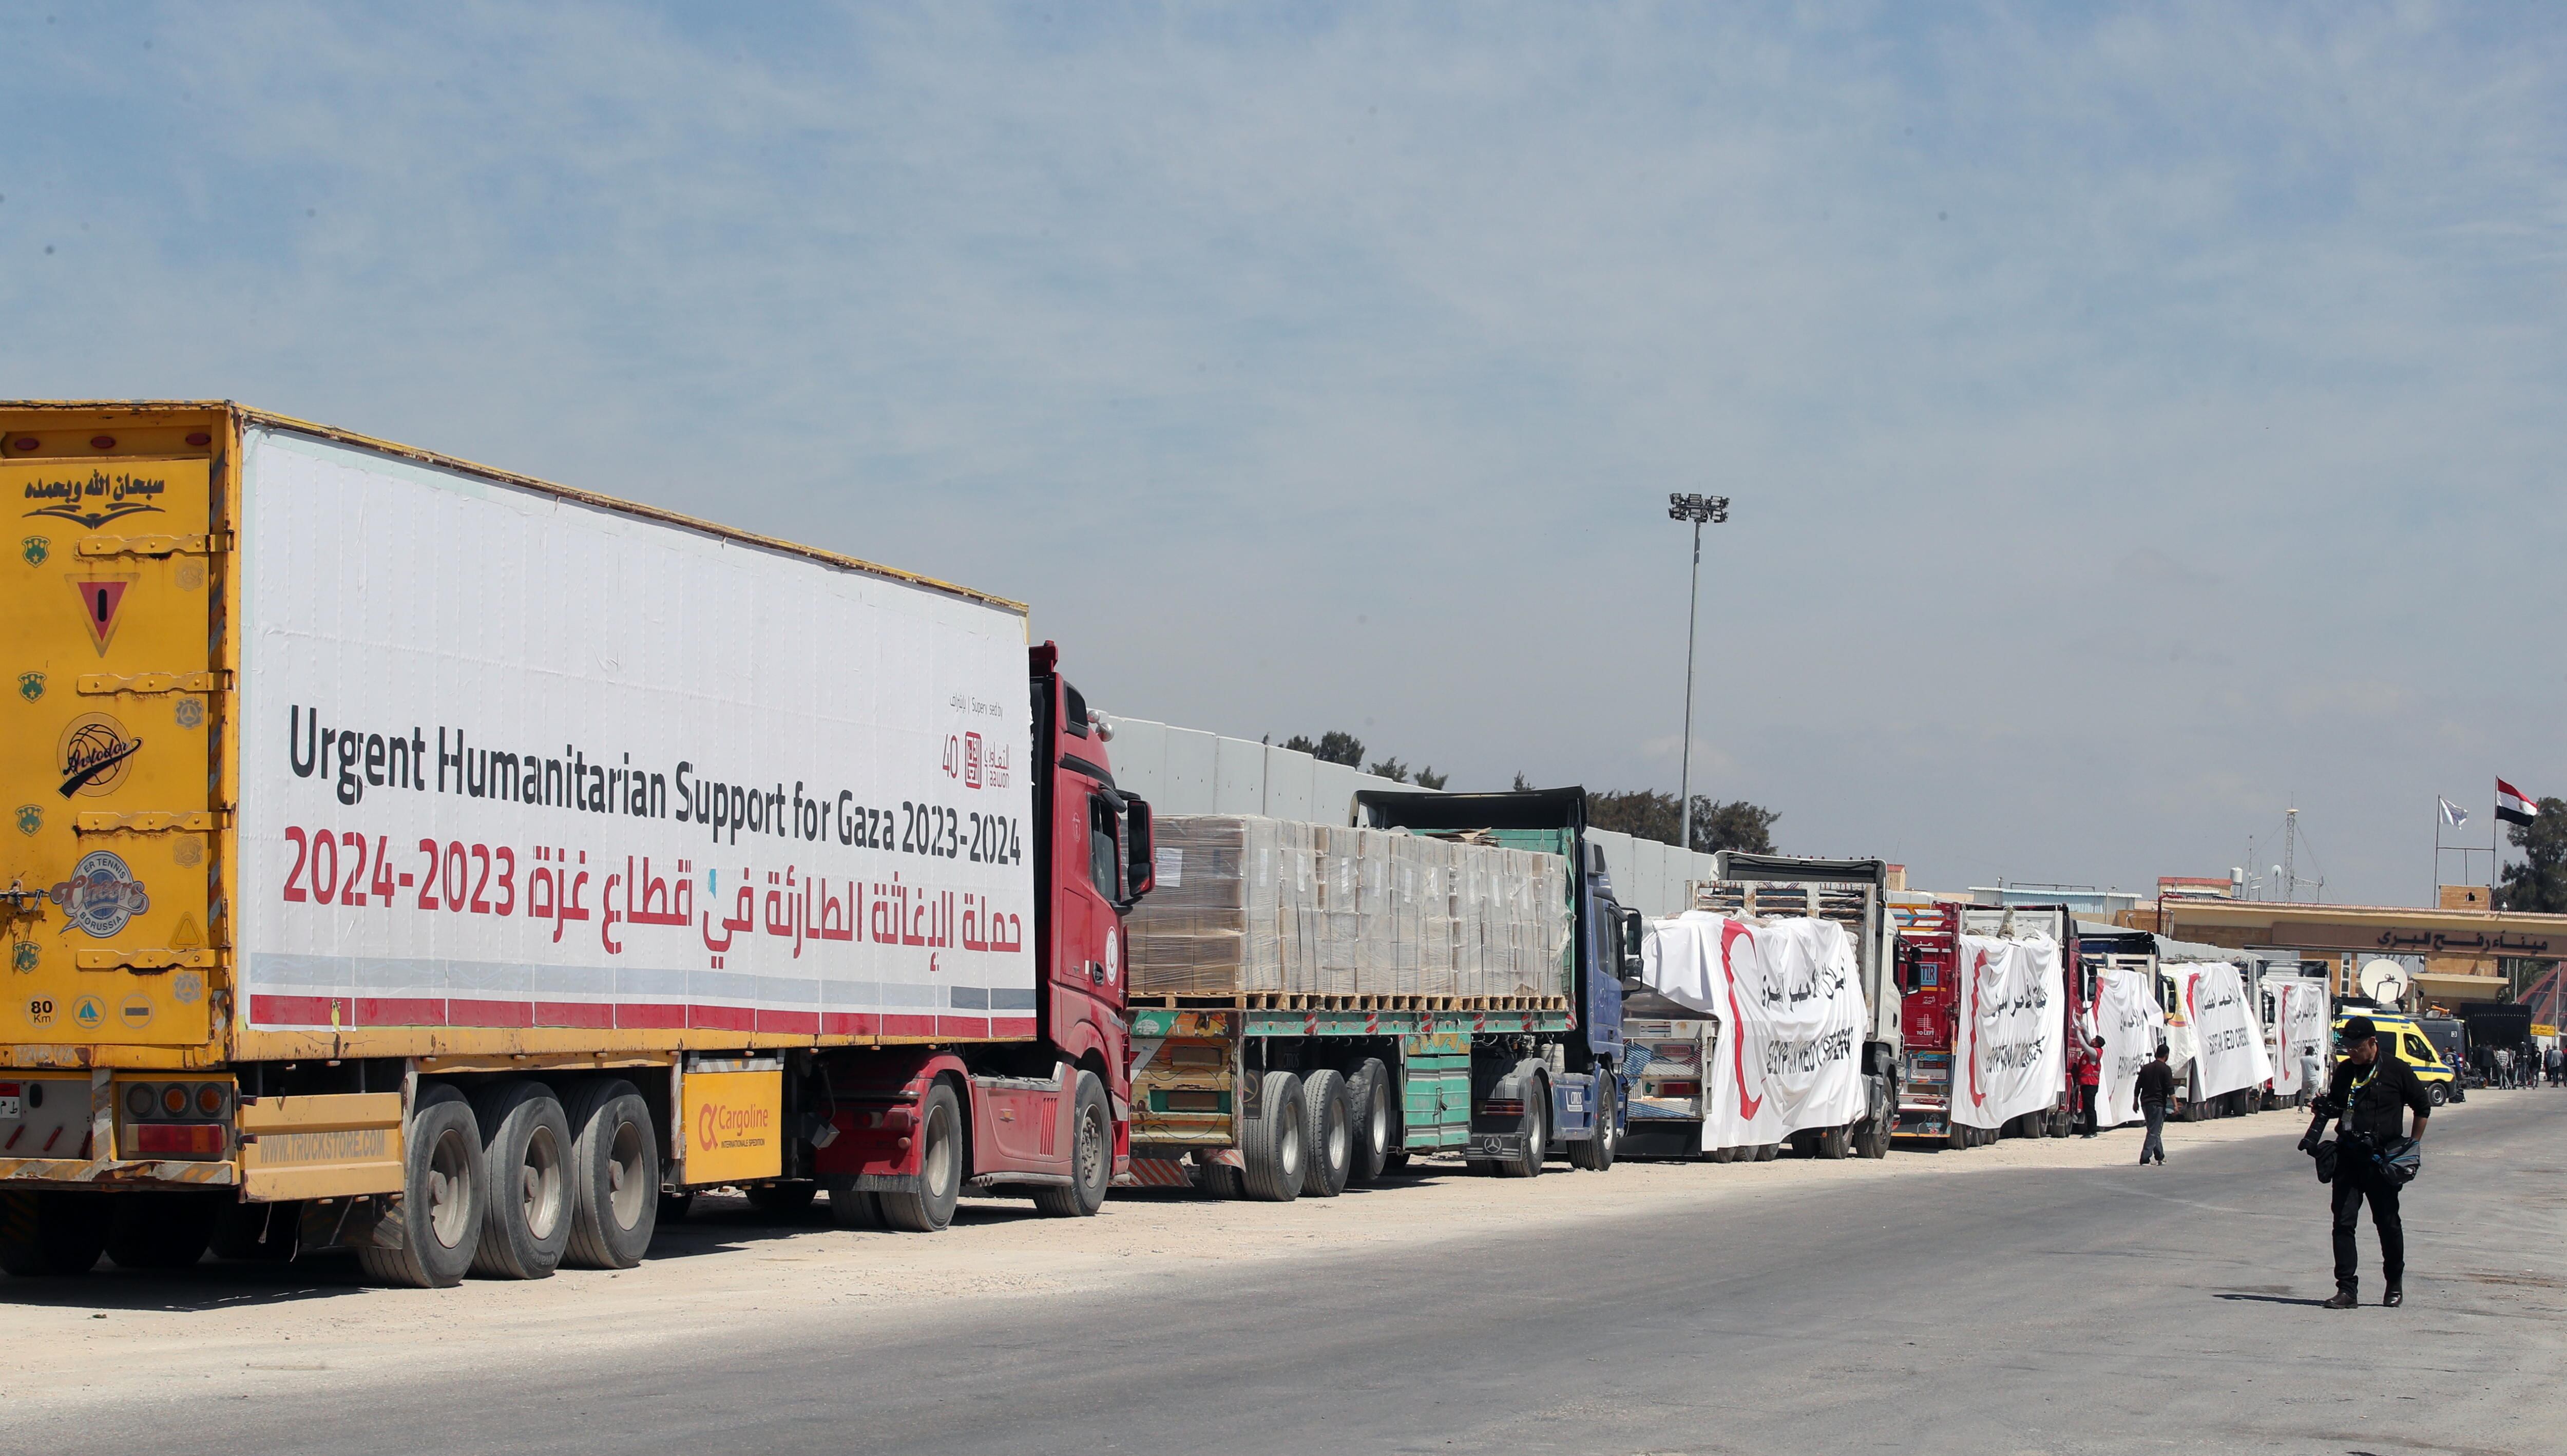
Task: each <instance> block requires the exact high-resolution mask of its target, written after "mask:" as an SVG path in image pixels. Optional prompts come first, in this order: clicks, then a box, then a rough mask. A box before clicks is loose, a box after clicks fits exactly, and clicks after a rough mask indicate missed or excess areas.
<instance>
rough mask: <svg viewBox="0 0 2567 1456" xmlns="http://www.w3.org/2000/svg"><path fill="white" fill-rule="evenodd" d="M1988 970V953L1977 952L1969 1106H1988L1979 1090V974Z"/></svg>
mask: <svg viewBox="0 0 2567 1456" xmlns="http://www.w3.org/2000/svg"><path fill="white" fill-rule="evenodd" d="M1987 969H1988V953H1987V952H1986V951H1985V950H1981V951H1980V952H1979V959H1978V964H1976V965H1974V966H1972V967H1971V968H1970V982H1969V985H1970V1027H1971V1030H1970V1104H1971V1105H1972V1106H1974V1107H1984V1106H1986V1105H1988V1094H1987V1093H1985V1092H1983V1091H1980V1090H1979V1033H1978V1024H1979V974H1980V973H1981V972H1983V971H1985V970H1987Z"/></svg>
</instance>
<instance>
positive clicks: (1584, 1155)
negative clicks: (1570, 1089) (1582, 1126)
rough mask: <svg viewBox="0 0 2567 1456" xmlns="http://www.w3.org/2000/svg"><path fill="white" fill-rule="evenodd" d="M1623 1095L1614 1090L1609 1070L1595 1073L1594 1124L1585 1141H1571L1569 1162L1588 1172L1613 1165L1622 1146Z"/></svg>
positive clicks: (1606, 1168) (1607, 1168)
mask: <svg viewBox="0 0 2567 1456" xmlns="http://www.w3.org/2000/svg"><path fill="white" fill-rule="evenodd" d="M1621 1120H1622V1109H1621V1098H1620V1096H1619V1094H1617V1093H1616V1092H1615V1091H1614V1090H1613V1078H1612V1076H1611V1074H1609V1073H1606V1072H1598V1073H1596V1074H1595V1127H1594V1131H1593V1134H1592V1135H1591V1136H1589V1137H1588V1138H1587V1139H1586V1141H1584V1142H1573V1143H1570V1144H1569V1166H1570V1167H1572V1168H1582V1169H1584V1170H1585V1171H1587V1172H1589V1173H1602V1172H1605V1171H1607V1170H1609V1169H1610V1168H1611V1167H1612V1166H1613V1154H1614V1151H1615V1150H1616V1149H1618V1148H1619V1147H1620V1146H1621V1141H1622V1130H1621V1128H1620V1127H1619V1126H1617V1124H1618V1123H1619V1122H1620V1121H1621Z"/></svg>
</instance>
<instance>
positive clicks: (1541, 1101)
mask: <svg viewBox="0 0 2567 1456" xmlns="http://www.w3.org/2000/svg"><path fill="white" fill-rule="evenodd" d="M1550 1155H1551V1084H1550V1083H1549V1082H1546V1081H1544V1080H1543V1079H1542V1078H1540V1077H1536V1078H1534V1079H1533V1085H1532V1086H1530V1087H1527V1088H1526V1089H1525V1099H1524V1151H1522V1152H1520V1153H1518V1154H1516V1155H1515V1156H1514V1157H1512V1158H1508V1159H1506V1160H1505V1161H1503V1162H1501V1163H1499V1164H1498V1165H1497V1167H1498V1176H1499V1177H1501V1178H1539V1177H1541V1176H1542V1164H1543V1159H1545V1158H1547V1157H1549V1156H1550Z"/></svg>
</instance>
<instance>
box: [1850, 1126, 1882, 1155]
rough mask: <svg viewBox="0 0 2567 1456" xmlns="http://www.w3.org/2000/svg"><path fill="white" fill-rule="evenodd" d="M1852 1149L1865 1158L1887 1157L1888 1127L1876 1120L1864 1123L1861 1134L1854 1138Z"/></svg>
mask: <svg viewBox="0 0 2567 1456" xmlns="http://www.w3.org/2000/svg"><path fill="white" fill-rule="evenodd" d="M1854 1149H1855V1151H1857V1152H1859V1153H1861V1154H1862V1155H1863V1156H1864V1157H1866V1158H1885V1157H1888V1156H1889V1129H1887V1128H1885V1127H1883V1126H1881V1125H1880V1124H1879V1123H1877V1122H1874V1123H1869V1124H1867V1125H1865V1126H1864V1128H1863V1130H1862V1135H1861V1136H1860V1137H1859V1138H1858V1139H1856V1140H1855V1143H1854Z"/></svg>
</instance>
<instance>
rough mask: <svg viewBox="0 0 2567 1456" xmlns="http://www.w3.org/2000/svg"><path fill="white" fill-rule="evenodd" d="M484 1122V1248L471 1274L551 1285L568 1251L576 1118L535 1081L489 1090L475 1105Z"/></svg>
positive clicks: (574, 1198)
mask: <svg viewBox="0 0 2567 1456" xmlns="http://www.w3.org/2000/svg"><path fill="white" fill-rule="evenodd" d="M472 1116H473V1120H475V1121H476V1122H478V1123H480V1124H481V1190H482V1192H481V1244H480V1247H479V1248H478V1249H476V1250H474V1251H473V1254H472V1272H473V1273H474V1274H477V1275H480V1276H481V1277H482V1278H484V1279H550V1278H552V1273H553V1271H554V1270H555V1269H558V1268H560V1267H561V1261H562V1253H563V1251H565V1250H566V1249H568V1248H569V1247H570V1226H571V1217H572V1216H571V1209H572V1205H573V1204H575V1203H577V1202H578V1201H579V1191H578V1188H577V1186H576V1185H577V1182H578V1180H577V1179H576V1178H574V1177H573V1176H572V1175H571V1164H572V1161H573V1157H574V1155H573V1152H572V1147H571V1132H570V1117H569V1114H568V1113H566V1112H565V1111H564V1110H563V1109H562V1104H561V1099H560V1098H559V1097H556V1096H554V1095H553V1089H552V1088H550V1087H548V1086H545V1085H544V1084H543V1083H542V1082H538V1081H534V1080H532V1079H520V1080H517V1081H509V1082H501V1083H499V1084H498V1085H496V1086H493V1087H487V1088H484V1089H483V1090H482V1092H481V1094H480V1095H479V1096H478V1097H475V1098H474V1099H473V1102H472Z"/></svg>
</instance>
